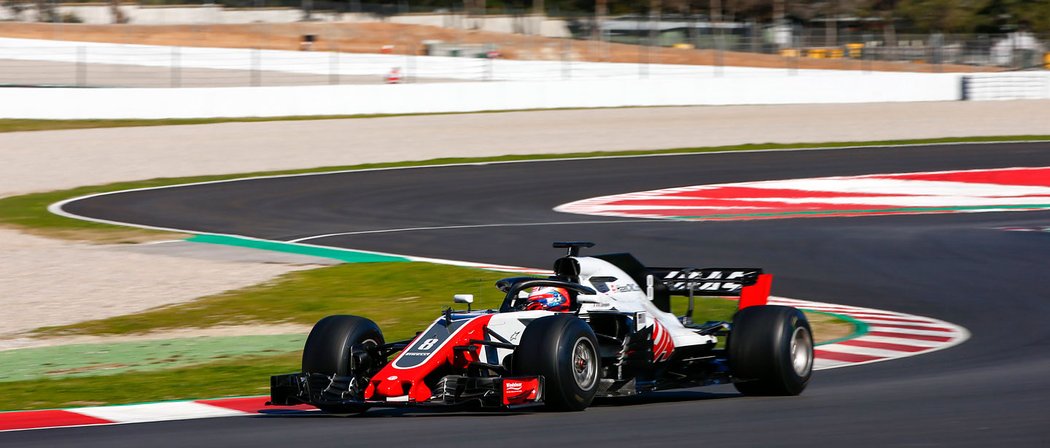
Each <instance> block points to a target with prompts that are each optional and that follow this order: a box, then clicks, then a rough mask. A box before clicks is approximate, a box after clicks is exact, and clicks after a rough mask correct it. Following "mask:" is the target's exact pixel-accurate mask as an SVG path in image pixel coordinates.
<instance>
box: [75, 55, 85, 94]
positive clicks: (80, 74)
mask: <svg viewBox="0 0 1050 448" xmlns="http://www.w3.org/2000/svg"><path fill="white" fill-rule="evenodd" d="M76 70H77V81H76V82H77V87H84V86H85V85H87V47H84V46H79V47H77V68H76Z"/></svg>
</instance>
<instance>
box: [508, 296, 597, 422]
mask: <svg viewBox="0 0 1050 448" xmlns="http://www.w3.org/2000/svg"><path fill="white" fill-rule="evenodd" d="M512 365H513V368H512V371H513V372H514V374H515V375H521V376H533V375H542V376H543V377H544V390H543V399H544V402H545V403H546V405H547V408H548V409H550V410H555V411H582V410H584V409H586V408H587V406H590V404H591V401H593V400H594V395H595V394H596V393H597V392H598V385H599V384H600V380H601V371H602V370H601V357H600V355H599V352H598V338H597V337H596V336H595V335H594V331H593V330H591V327H590V325H587V323H586V322H584V321H582V320H580V319H579V318H578V317H576V316H575V315H571V314H561V315H554V316H547V317H542V318H539V319H536V320H535V321H533V322H531V323H529V325H528V326H527V327H525V331H524V332H523V333H522V335H521V342H519V343H518V348H517V349H515V351H514V355H513V359H512Z"/></svg>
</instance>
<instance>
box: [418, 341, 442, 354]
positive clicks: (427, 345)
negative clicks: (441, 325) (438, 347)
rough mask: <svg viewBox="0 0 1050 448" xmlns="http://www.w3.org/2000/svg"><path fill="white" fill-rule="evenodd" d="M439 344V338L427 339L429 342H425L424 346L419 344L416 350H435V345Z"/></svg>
mask: <svg viewBox="0 0 1050 448" xmlns="http://www.w3.org/2000/svg"><path fill="white" fill-rule="evenodd" d="M437 342H438V340H437V338H431V339H427V340H425V341H423V343H422V344H419V347H416V350H424V351H425V350H430V349H432V348H434V344H437Z"/></svg>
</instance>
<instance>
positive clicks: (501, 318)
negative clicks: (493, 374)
mask: <svg viewBox="0 0 1050 448" xmlns="http://www.w3.org/2000/svg"><path fill="white" fill-rule="evenodd" d="M574 258H575V260H576V261H577V262H578V263H579V265H580V284H582V285H584V286H590V287H595V286H596V285H595V283H594V282H592V281H591V279H592V278H595V277H606V278H608V277H612V278H615V279H616V280H615V281H605V282H600V283H604V284H605V286H606V288H608V291H607V292H598V293H597V294H595V295H581V296H580V298H582V299H583V300H582V301H583V302H585V303H583V304H582V306H581V308H580V314H581V315H583V314H586V313H588V312H591V311H621V312H626V313H645V314H647V315H648V316H651V317H652V319H644V320H643V319H639V322H638V324H639V329H642V328H647V327H650V326H652V325H653V324H654V321H655V322H659V323H660V325H661V327H663V329H664V330H666V331H667V333H668V334H669V335H670V336H671V340H672V341H673V342H674V346H675V347H684V346H692V345H702V344H714V343H716V342H718V338H716V337H714V336H710V335H700V334H697V333H696V332H695V331H693V330H691V329H689V328H686V327H685V326H684V325H682V323H681V321H679V320H678V317H677V316H675V315H674V314H671V313H667V312H664V311H661V310H660V309H659V308H657V307H656V305H654V304H653V303H652V301H651V300H649V297H648V296H647V295H646V293H645V289H644V288H643V287H642V286H641V285H639V284H638V283H637V282H635V281H634V279H632V278H631V276H630V275H627V273H626V272H624V271H623V270H621V269H620V268H618V267H616V266H615V265H613V264H612V263H609V262H607V261H605V260H601V259H598V258H593V257H574ZM603 289H604V288H603ZM595 290H596V291H597V290H598V289H597V288H596V289H595ZM578 300H579V299H578ZM591 302H593V303H591ZM552 314H555V313H553V312H551V311H521V312H514V313H502V314H496V315H494V316H492V320H490V321H489V324H488V327H489V329H491V330H492V331H494V332H496V333H497V334H499V335H500V336H502V337H504V338H506V339H507V340H508V341H510V342H511V343H513V344H517V343H518V342H519V340H520V338H521V334H522V333H523V332H524V331H525V323H523V322H522V321H523V320H524V321H526V322H527V321H530V320H532V319H538V318H541V317H544V316H549V315H552ZM510 353H512V350H509V349H498V351H497V350H494V353H492V355H495V358H496V359H490V360H489V362H492V363H499V362H500V361H502V360H503V358H504V357H505V356H507V355H509V354H510ZM490 356H491V355H490Z"/></svg>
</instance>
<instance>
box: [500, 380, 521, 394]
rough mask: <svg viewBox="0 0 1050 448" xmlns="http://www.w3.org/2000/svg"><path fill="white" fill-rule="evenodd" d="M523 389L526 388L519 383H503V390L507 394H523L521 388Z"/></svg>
mask: <svg viewBox="0 0 1050 448" xmlns="http://www.w3.org/2000/svg"><path fill="white" fill-rule="evenodd" d="M522 387H524V385H523V384H522V383H519V382H509V381H508V382H506V383H503V388H504V389H505V390H506V391H507V392H521V388H522Z"/></svg>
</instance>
